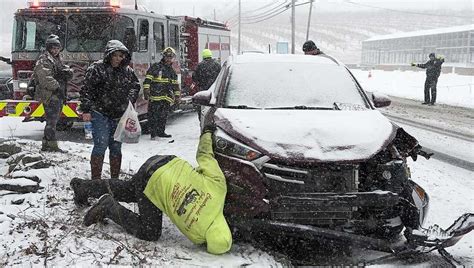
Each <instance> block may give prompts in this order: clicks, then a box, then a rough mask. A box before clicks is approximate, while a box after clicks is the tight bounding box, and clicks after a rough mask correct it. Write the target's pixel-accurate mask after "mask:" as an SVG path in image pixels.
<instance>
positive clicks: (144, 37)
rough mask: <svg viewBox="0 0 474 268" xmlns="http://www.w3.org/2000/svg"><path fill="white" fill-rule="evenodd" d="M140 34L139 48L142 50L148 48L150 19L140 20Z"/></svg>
mask: <svg viewBox="0 0 474 268" xmlns="http://www.w3.org/2000/svg"><path fill="white" fill-rule="evenodd" d="M139 23H140V34H139V36H138V49H139V50H140V51H147V50H148V29H149V25H148V21H147V20H141V21H140V22H139Z"/></svg>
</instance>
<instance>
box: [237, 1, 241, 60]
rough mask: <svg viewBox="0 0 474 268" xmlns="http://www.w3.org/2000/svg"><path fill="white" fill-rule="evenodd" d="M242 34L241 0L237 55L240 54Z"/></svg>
mask: <svg viewBox="0 0 474 268" xmlns="http://www.w3.org/2000/svg"><path fill="white" fill-rule="evenodd" d="M241 35H242V0H239V37H238V41H237V55H239V54H240V36H241Z"/></svg>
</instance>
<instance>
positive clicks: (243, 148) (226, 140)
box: [214, 129, 262, 161]
mask: <svg viewBox="0 0 474 268" xmlns="http://www.w3.org/2000/svg"><path fill="white" fill-rule="evenodd" d="M214 146H215V150H216V152H219V153H222V154H225V155H229V156H233V157H237V158H240V159H244V160H248V161H252V160H254V159H257V158H259V157H260V156H262V154H261V153H260V152H257V151H256V150H254V149H252V148H250V147H248V146H247V145H245V144H242V143H241V142H239V141H237V140H235V139H233V138H232V137H230V136H229V135H227V134H226V133H224V131H222V130H220V129H217V131H216V132H215V133H214Z"/></svg>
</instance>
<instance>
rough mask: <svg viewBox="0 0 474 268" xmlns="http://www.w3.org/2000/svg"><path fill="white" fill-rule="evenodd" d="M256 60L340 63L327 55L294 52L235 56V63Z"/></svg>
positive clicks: (254, 61)
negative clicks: (295, 53) (296, 53)
mask: <svg viewBox="0 0 474 268" xmlns="http://www.w3.org/2000/svg"><path fill="white" fill-rule="evenodd" d="M256 62H262V63H263V62H270V63H282V62H293V63H294V62H301V63H318V64H331V65H338V64H337V63H336V62H335V61H334V60H333V59H331V58H330V57H327V56H313V55H294V54H259V53H251V54H243V55H237V56H234V63H235V64H240V63H256Z"/></svg>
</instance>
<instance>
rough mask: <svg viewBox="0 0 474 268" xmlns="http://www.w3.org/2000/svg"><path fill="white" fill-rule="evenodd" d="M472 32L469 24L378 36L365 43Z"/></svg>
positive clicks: (471, 26)
mask: <svg viewBox="0 0 474 268" xmlns="http://www.w3.org/2000/svg"><path fill="white" fill-rule="evenodd" d="M472 30H474V24H468V25H462V26H454V27H445V28H437V29H431V30H422V31H412V32H401V33H395V34H387V35H378V36H374V37H371V38H369V39H367V40H365V41H364V42H369V41H378V40H387V39H395V38H403V37H412V36H420V35H435V34H443V33H456V32H466V31H472Z"/></svg>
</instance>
